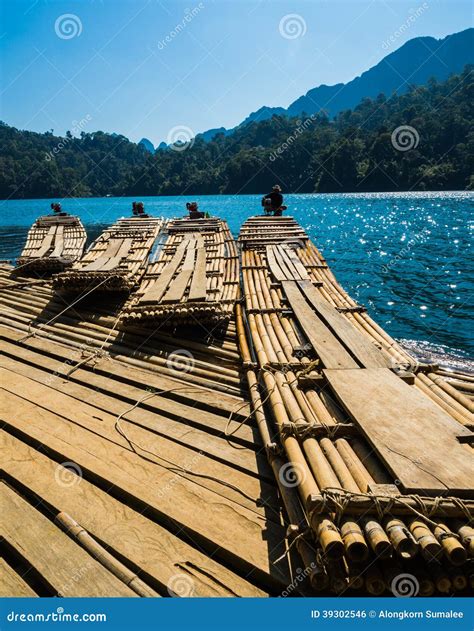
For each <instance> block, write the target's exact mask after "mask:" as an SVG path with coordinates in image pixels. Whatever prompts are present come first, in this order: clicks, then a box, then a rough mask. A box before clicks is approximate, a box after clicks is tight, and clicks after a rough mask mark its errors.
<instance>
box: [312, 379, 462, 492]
mask: <svg viewBox="0 0 474 631" xmlns="http://www.w3.org/2000/svg"><path fill="white" fill-rule="evenodd" d="M324 374H325V375H326V377H327V379H328V381H329V384H330V386H331V387H332V389H333V391H334V393H335V394H336V396H337V398H338V399H339V400H340V401H341V402H342V403H343V405H344V406H345V407H346V409H347V410H348V411H349V413H350V414H351V416H352V417H353V418H354V420H355V422H356V423H357V425H358V426H359V427H360V428H361V430H362V432H363V433H364V435H365V436H366V437H367V438H368V440H369V441H370V443H371V445H372V446H373V448H374V449H375V450H376V451H377V453H378V454H379V456H380V457H381V458H382V460H383V461H384V462H385V463H386V465H387V467H388V468H389V469H390V472H391V474H392V475H393V477H394V478H395V479H397V480H399V484H400V486H401V487H402V488H403V489H404V491H405V492H407V493H419V492H420V490H421V489H423V490H424V494H430V495H444V494H446V493H450V494H456V495H458V496H460V497H463V496H464V495H466V493H467V494H469V493H472V477H471V478H470V476H469V472H470V471H471V472H472V471H473V470H474V459H473V457H472V454H469V452H468V451H467V450H466V449H465V448H464V447H463V446H462V444H461V443H460V442H459V440H458V436H469V435H471V432H470V431H469V430H468V429H466V428H464V427H461V426H460V425H459V423H457V422H456V421H455V420H454V419H453V418H451V417H450V416H448V414H446V412H444V411H443V410H441V409H440V408H439V407H438V406H437V405H436V404H435V403H433V402H432V401H430V399H428V398H427V397H426V396H424V395H423V394H422V393H421V392H419V391H417V390H415V389H414V388H411V387H410V386H409V385H407V384H406V383H404V382H403V381H402V380H401V379H400V378H399V377H397V376H396V375H394V374H393V373H392V372H391V371H390V370H388V369H377V368H375V369H374V368H372V369H358V370H348V371H347V370H345V371H340V370H325V371H324ZM447 454H449V458H446V455H447Z"/></svg>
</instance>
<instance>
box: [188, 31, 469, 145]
mask: <svg viewBox="0 0 474 631" xmlns="http://www.w3.org/2000/svg"><path fill="white" fill-rule="evenodd" d="M473 63H474V28H469V29H466V30H465V31H460V32H459V33H454V34H452V35H448V36H446V37H445V38H443V39H436V38H434V37H415V38H414V39H411V40H409V41H408V42H406V43H405V44H403V46H401V47H400V48H398V49H397V50H395V51H394V52H393V53H390V54H389V55H387V56H386V57H384V58H383V59H382V61H380V62H379V63H378V64H376V65H375V66H373V67H372V68H370V69H369V70H367V71H366V72H363V73H362V74H361V75H360V76H359V77H356V78H355V79H352V81H349V82H348V83H337V84H335V85H324V84H323V85H320V86H318V87H316V88H313V89H312V90H309V91H308V92H307V93H306V94H305V95H304V96H300V97H299V98H298V99H296V101H294V102H293V103H291V105H290V106H289V107H287V108H283V107H267V106H263V107H261V108H260V109H258V110H257V111H256V112H252V113H251V114H249V116H247V118H246V119H245V120H244V121H242V123H240V124H239V125H237V126H236V127H233V128H232V129H226V128H225V127H219V128H216V129H209V130H208V131H205V132H203V133H201V134H198V135H197V136H196V137H197V138H202V139H203V140H205V141H206V142H209V141H210V140H212V139H213V138H214V137H215V136H216V135H217V134H219V133H222V134H224V135H225V136H228V135H230V134H232V133H234V132H235V131H236V130H237V129H240V128H242V127H243V126H245V125H247V124H248V123H251V122H254V121H263V120H267V119H269V118H271V117H272V116H273V115H279V116H288V117H292V116H300V115H301V114H303V113H305V114H307V115H311V114H316V113H317V112H319V111H321V110H325V111H326V112H327V114H328V115H329V116H330V117H333V116H335V115H336V114H338V113H339V112H342V111H343V110H348V109H353V108H354V107H355V106H356V105H358V104H359V103H360V102H361V101H362V100H363V99H364V98H372V99H373V98H376V97H377V96H378V95H379V94H380V93H383V94H385V96H386V97H390V96H391V95H392V94H393V93H394V92H397V93H398V94H403V93H404V92H406V91H407V90H408V88H409V87H410V85H424V84H426V83H427V82H428V80H429V79H431V78H434V79H436V80H437V81H444V80H445V79H447V78H448V77H449V76H450V75H451V74H457V73H459V72H462V69H463V68H464V67H465V66H466V65H467V64H473ZM401 77H403V78H404V79H402V78H401Z"/></svg>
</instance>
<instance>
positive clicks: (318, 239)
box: [0, 192, 474, 370]
mask: <svg viewBox="0 0 474 631" xmlns="http://www.w3.org/2000/svg"><path fill="white" fill-rule="evenodd" d="M192 199H194V198H191V197H145V198H142V200H143V201H144V203H145V208H146V210H147V212H148V213H150V214H153V215H154V216H163V217H167V218H171V217H176V216H183V215H184V214H185V204H186V202H187V201H192ZM196 199H197V201H198V202H199V205H200V209H201V210H204V211H208V212H209V213H210V214H211V215H218V216H220V217H222V218H223V219H226V220H227V221H228V223H229V226H230V229H231V230H232V232H233V234H234V235H235V236H237V234H238V232H239V228H240V226H241V224H242V223H243V221H245V219H246V218H247V217H249V216H250V215H253V214H258V213H260V209H261V207H260V196H258V195H233V196H230V195H229V196H225V195H222V196H221V195H212V196H200V197H197V198H196ZM51 201H58V200H45V199H40V200H31V199H29V200H6V201H0V234H1V241H0V258H1V259H15V258H16V257H17V256H18V255H19V254H20V252H21V249H22V247H23V245H24V242H25V239H26V233H27V231H28V228H29V227H30V225H31V224H32V223H33V221H34V220H35V219H36V217H37V216H38V215H41V214H47V213H48V212H49V207H50V203H51ZM59 201H61V202H62V205H63V209H64V210H65V211H68V212H71V213H74V214H77V215H79V216H80V217H81V219H82V222H83V223H84V226H85V228H86V230H87V234H88V243H89V242H90V241H92V240H93V239H95V238H96V237H97V236H98V235H99V234H100V232H101V231H102V230H103V229H104V228H105V227H106V226H108V225H110V224H111V223H112V222H113V221H115V220H116V219H117V218H119V217H123V216H128V215H130V209H131V203H132V201H133V199H132V198H125V197H120V198H100V199H94V198H93V199H89V198H81V199H65V200H59ZM285 204H287V206H288V210H287V211H286V214H289V215H292V216H293V217H295V219H296V220H297V221H299V222H300V223H301V224H302V226H303V227H304V228H305V229H306V230H307V232H308V233H309V235H310V237H311V239H312V240H313V242H314V243H315V244H316V246H317V247H318V248H319V249H320V250H321V251H322V253H323V254H324V256H325V257H326V259H327V261H328V263H329V265H330V266H331V269H332V270H333V272H334V273H335V275H336V277H337V279H338V280H339V282H340V283H341V284H342V286H343V287H344V288H345V289H346V290H347V291H348V292H349V294H350V295H351V296H352V297H353V298H355V299H356V300H357V301H358V302H359V303H360V304H363V305H365V306H366V307H367V309H368V310H369V313H370V314H371V316H372V317H373V318H374V319H375V320H376V321H377V323H378V324H379V325H381V326H382V327H383V328H384V329H385V330H386V331H387V332H388V333H389V334H390V335H392V336H393V337H395V338H396V339H397V340H399V341H401V342H402V343H403V344H404V346H405V347H407V348H408V349H409V350H410V351H411V352H412V353H414V354H415V355H417V356H418V357H419V358H420V359H423V360H425V361H432V362H440V363H444V364H448V365H450V366H451V367H453V368H464V369H469V370H474V361H472V358H474V327H473V325H472V297H473V289H474V271H473V262H472V249H471V243H472V231H473V226H474V221H473V216H474V215H473V209H474V193H472V192H471V193H469V192H447V193H439V192H433V193H365V194H341V195H320V194H318V195H287V196H285Z"/></svg>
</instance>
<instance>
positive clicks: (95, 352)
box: [66, 314, 120, 379]
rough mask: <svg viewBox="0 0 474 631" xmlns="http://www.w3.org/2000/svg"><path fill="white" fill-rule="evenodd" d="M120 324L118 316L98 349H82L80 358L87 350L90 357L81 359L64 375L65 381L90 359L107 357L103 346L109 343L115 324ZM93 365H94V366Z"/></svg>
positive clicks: (107, 354)
mask: <svg viewBox="0 0 474 631" xmlns="http://www.w3.org/2000/svg"><path fill="white" fill-rule="evenodd" d="M119 322H120V314H119V315H118V316H117V317H116V318H115V321H114V324H113V326H112V328H111V329H110V331H109V333H108V335H107V337H106V338H105V340H104V341H103V342H102V344H101V345H100V346H99V348H93V347H87V346H86V348H84V349H83V350H82V356H83V357H84V353H86V352H87V351H88V350H89V351H90V353H91V354H90V355H89V356H88V357H85V359H83V360H82V361H80V362H78V363H77V364H76V365H75V366H73V367H72V368H71V369H70V370H69V371H68V372H67V373H66V379H68V378H69V376H70V375H72V373H73V372H75V371H76V370H77V369H78V368H80V367H81V366H83V365H84V364H87V362H89V361H91V359H95V358H96V357H109V353H108V352H107V351H104V346H105V345H106V344H107V342H108V341H109V338H110V336H111V335H112V333H113V332H114V330H115V327H116V326H117V324H118V323H119ZM94 365H95V364H94Z"/></svg>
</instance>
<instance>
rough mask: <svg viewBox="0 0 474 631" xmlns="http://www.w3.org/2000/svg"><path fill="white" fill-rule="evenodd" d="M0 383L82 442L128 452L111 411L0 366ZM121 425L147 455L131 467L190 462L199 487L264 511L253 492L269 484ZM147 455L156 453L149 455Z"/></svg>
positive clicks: (265, 494)
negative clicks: (75, 431) (97, 440)
mask: <svg viewBox="0 0 474 631" xmlns="http://www.w3.org/2000/svg"><path fill="white" fill-rule="evenodd" d="M0 383H1V388H2V394H3V392H9V393H10V394H12V395H16V394H18V397H19V399H20V397H21V399H20V400H22V401H26V402H28V403H29V404H33V405H35V406H37V410H38V413H41V412H42V411H43V410H45V411H48V412H51V413H52V414H55V415H57V416H59V417H62V418H63V419H65V420H67V421H69V422H71V423H74V424H76V425H77V426H78V427H80V428H83V429H84V430H86V431H85V432H84V435H83V438H82V440H83V441H87V440H88V439H89V437H90V438H91V439H93V437H94V435H99V436H101V437H102V438H104V439H106V440H108V441H110V442H111V443H113V444H115V445H117V446H120V447H123V448H124V449H127V450H128V451H129V452H130V453H131V454H133V453H134V452H133V450H132V447H131V446H130V444H129V442H128V441H127V440H126V439H125V438H124V437H123V436H122V435H121V434H120V433H119V432H118V431H117V430H116V429H115V421H116V418H117V415H115V414H110V413H109V412H108V411H105V410H101V411H99V410H98V409H97V408H95V407H93V406H92V405H89V404H88V403H84V402H83V403H81V402H79V401H77V400H76V401H75V400H72V399H71V398H70V397H69V396H67V395H66V394H63V393H62V392H58V391H54V390H51V389H50V388H47V387H45V386H43V385H42V384H40V383H38V382H36V381H34V380H32V379H29V378H28V377H24V376H22V375H20V374H18V373H11V372H9V371H7V370H5V369H4V368H0ZM130 407H131V406H129V405H123V406H122V408H121V410H120V413H125V412H126V411H127V410H128V409H129V408H130ZM153 420H154V419H153V417H151V419H150V421H151V423H150V426H151V427H153ZM157 421H158V420H156V421H155V427H159V426H160V423H159V421H158V422H157ZM121 427H122V428H123V429H124V430H125V431H126V434H127V436H128V437H129V439H130V440H132V441H133V443H134V446H135V449H136V450H137V451H138V452H139V453H141V454H142V455H146V456H147V457H148V459H149V462H144V461H143V460H142V459H140V458H139V457H138V456H137V457H136V458H135V459H134V458H132V460H136V466H140V467H141V468H143V469H146V470H150V471H151V470H153V467H154V465H153V464H152V463H153V462H156V463H157V464H159V465H160V466H161V465H162V463H163V462H164V461H167V462H170V463H190V464H188V468H189V469H190V470H191V471H196V472H197V473H199V474H202V475H199V476H196V477H194V476H192V475H190V478H191V479H196V480H197V481H198V482H199V483H200V484H201V485H202V486H203V487H204V488H207V489H209V490H210V491H213V492H214V493H218V494H219V495H222V496H223V497H224V498H226V499H227V500H228V501H230V502H235V503H236V504H239V505H241V506H245V507H246V508H248V509H249V510H252V511H255V512H256V513H258V514H261V515H263V514H264V510H263V508H262V507H259V506H257V504H258V502H257V500H258V498H259V496H260V497H261V498H262V499H264V500H265V499H268V498H270V497H271V495H272V494H273V493H274V487H272V486H269V485H267V484H266V483H265V482H263V481H260V480H259V479H258V478H256V477H254V476H250V475H248V474H247V472H243V471H241V470H239V469H236V468H234V467H229V466H228V465H227V464H225V463H224V462H221V461H219V460H216V459H214V458H209V457H208V456H207V455H206V454H205V453H204V452H202V451H201V452H197V451H196V449H195V448H192V449H191V448H190V447H189V446H188V445H182V444H179V443H177V442H175V441H171V440H169V438H168V437H167V436H160V434H159V433H155V432H150V431H148V429H147V428H146V427H142V426H141V424H136V423H133V422H127V421H126V420H125V419H124V420H123V421H122V423H121ZM145 450H149V451H145ZM153 454H158V455H157V456H153ZM219 480H225V481H226V482H227V483H230V484H232V485H233V487H234V488H233V489H232V488H229V487H228V486H227V485H226V484H224V485H223V484H220V483H219ZM275 519H278V516H275Z"/></svg>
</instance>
